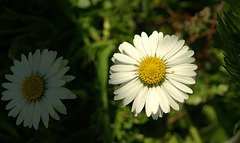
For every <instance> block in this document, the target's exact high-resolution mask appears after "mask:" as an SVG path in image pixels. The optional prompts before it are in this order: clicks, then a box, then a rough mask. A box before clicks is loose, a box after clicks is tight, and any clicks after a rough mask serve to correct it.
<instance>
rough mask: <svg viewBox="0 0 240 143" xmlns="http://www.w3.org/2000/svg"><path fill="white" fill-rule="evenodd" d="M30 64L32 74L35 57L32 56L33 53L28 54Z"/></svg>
mask: <svg viewBox="0 0 240 143" xmlns="http://www.w3.org/2000/svg"><path fill="white" fill-rule="evenodd" d="M28 62H29V66H30V71H31V73H32V70H33V55H32V52H29V53H28Z"/></svg>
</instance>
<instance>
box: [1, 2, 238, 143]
mask: <svg viewBox="0 0 240 143" xmlns="http://www.w3.org/2000/svg"><path fill="white" fill-rule="evenodd" d="M224 9H226V8H225V7H224V3H223V2H222V1H220V0H198V1H195V0H167V1H166V0H165V1H164V0H152V1H150V0H114V1H113V0H0V51H1V52H0V61H1V62H0V67H1V70H0V83H1V84H2V83H3V82H6V79H5V78H4V75H5V74H7V73H8V74H10V73H11V71H10V66H12V64H13V60H14V59H18V60H20V55H21V54H22V53H23V54H25V55H27V54H28V52H30V51H31V52H34V51H35V50H36V49H41V50H42V49H45V48H47V49H49V50H55V51H57V52H58V56H63V57H64V58H65V59H68V60H69V64H68V65H69V66H70V67H71V68H70V70H69V72H68V73H67V74H71V75H74V76H75V77H76V78H75V80H74V81H72V82H70V83H68V84H67V85H66V87H67V88H69V89H70V90H72V92H74V93H75V94H76V95H77V97H78V98H77V99H76V100H63V103H64V104H65V105H66V107H67V112H68V114H67V115H60V118H61V119H60V120H59V121H56V120H54V119H52V118H51V119H50V123H49V128H48V129H46V128H45V127H44V126H43V123H42V122H41V123H40V127H39V129H38V130H37V131H35V130H34V129H33V128H31V129H29V128H24V127H23V125H22V124H21V125H19V126H16V124H15V122H16V118H12V117H8V111H6V110H5V106H6V105H7V103H8V102H5V101H0V142H1V143H8V142H13V143H16V142H29V143H30V142H31V143H33V142H34V143H35V142H36V143H53V142H58V143H69V142H77V143H78V142H79V143H95V142H106V143H108V142H112V143H130V142H134V143H221V142H224V141H225V140H227V139H229V138H230V137H232V136H233V135H234V134H235V132H236V129H234V128H235V127H234V126H235V124H236V123H237V121H238V120H239V117H240V106H239V103H240V98H239V94H240V90H239V89H238V88H237V86H236V85H235V84H233V83H232V82H231V81H230V80H229V77H228V75H227V72H226V70H225V69H224V67H223V65H224V60H223V57H224V55H223V52H222V49H221V48H220V44H219V41H220V38H219V35H218V33H217V30H216V28H215V27H216V25H217V20H218V19H217V14H216V13H219V15H220V16H221V15H222V11H223V10H224ZM154 30H157V31H159V32H160V31H162V32H163V33H164V34H169V35H171V34H175V35H177V36H179V38H180V39H185V42H186V45H188V46H189V47H190V48H191V49H192V50H194V51H195V58H196V62H195V63H196V64H197V65H198V69H197V77H196V84H195V85H191V88H192V89H193V91H194V94H192V95H190V98H189V99H188V100H187V101H186V103H185V104H180V111H174V110H171V112H170V113H169V114H164V116H163V118H160V119H158V120H156V121H155V120H153V119H152V118H147V117H146V115H145V111H143V112H142V113H141V114H140V115H139V116H138V117H137V118H135V117H133V114H132V113H131V111H130V108H131V104H130V105H128V106H126V107H124V108H121V107H120V101H114V100H113V96H114V95H113V91H114V89H115V88H116V86H112V85H109V84H108V82H107V81H108V76H109V73H108V72H109V66H111V65H112V64H113V63H112V62H111V60H110V59H111V56H112V55H113V53H114V52H117V48H118V45H119V44H121V43H122V42H124V41H127V42H130V43H132V40H133V37H134V35H135V34H141V32H142V31H145V32H146V33H147V34H148V35H150V34H151V33H152V32H153V31H154ZM3 90H5V89H3V88H2V87H0V92H3Z"/></svg>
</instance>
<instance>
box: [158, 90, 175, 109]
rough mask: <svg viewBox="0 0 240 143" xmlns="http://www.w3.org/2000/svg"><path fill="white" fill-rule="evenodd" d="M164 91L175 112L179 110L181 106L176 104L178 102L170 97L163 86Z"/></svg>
mask: <svg viewBox="0 0 240 143" xmlns="http://www.w3.org/2000/svg"><path fill="white" fill-rule="evenodd" d="M162 90H163V91H164V93H165V95H166V97H167V98H168V103H169V105H170V106H171V107H172V108H173V109H174V110H179V105H178V104H177V103H176V101H175V100H174V99H173V98H172V97H171V95H169V93H168V92H167V90H166V89H165V88H164V87H163V86H162Z"/></svg>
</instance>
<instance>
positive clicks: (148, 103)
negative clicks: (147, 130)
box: [145, 88, 153, 117]
mask: <svg viewBox="0 0 240 143" xmlns="http://www.w3.org/2000/svg"><path fill="white" fill-rule="evenodd" d="M152 93H153V90H152V89H151V88H149V90H148V92H147V93H146V96H147V97H146V105H145V111H146V115H147V116H148V117H149V116H151V114H152V110H153V106H152V104H153V103H152V99H151V98H152Z"/></svg>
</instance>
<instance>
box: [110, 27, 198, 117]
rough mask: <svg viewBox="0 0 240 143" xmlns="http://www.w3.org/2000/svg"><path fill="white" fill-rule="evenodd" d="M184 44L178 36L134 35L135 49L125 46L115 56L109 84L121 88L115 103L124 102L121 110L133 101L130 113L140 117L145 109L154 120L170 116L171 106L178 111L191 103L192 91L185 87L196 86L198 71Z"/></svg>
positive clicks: (160, 34) (123, 44)
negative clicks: (187, 100) (186, 103)
mask: <svg viewBox="0 0 240 143" xmlns="http://www.w3.org/2000/svg"><path fill="white" fill-rule="evenodd" d="M184 42H185V41H184V40H178V37H177V36H175V35H172V36H169V35H166V36H163V33H162V32H159V33H158V32H156V31H154V32H153V33H152V35H150V37H148V36H147V34H146V33H145V32H142V33H141V36H139V35H135V37H134V39H133V43H134V46H132V45H131V44H129V43H127V42H123V43H122V44H121V45H120V46H119V51H120V52H121V53H115V54H114V55H113V58H112V61H113V62H114V63H115V65H113V66H111V67H110V74H111V75H110V80H109V83H110V84H114V85H119V84H120V86H119V87H118V89H116V90H115V91H114V94H115V97H114V100H123V101H122V103H121V104H122V106H125V105H127V104H129V103H130V102H132V101H133V104H132V109H131V111H132V112H133V113H134V115H135V116H137V115H138V114H139V113H140V112H141V111H142V109H143V107H144V106H145V111H146V114H147V116H148V117H149V116H152V118H153V119H155V120H156V119H158V117H162V115H163V112H164V113H169V112H170V106H171V107H172V108H173V109H175V110H179V105H178V104H177V103H178V102H181V103H183V102H184V100H185V99H188V94H189V93H190V94H192V93H193V91H192V90H191V89H190V88H189V87H188V86H186V85H185V84H195V76H196V72H195V71H194V70H196V69H197V66H196V65H195V64H191V63H192V62H194V61H195V59H194V58H193V57H192V56H193V54H194V52H193V51H192V50H189V47H188V46H184Z"/></svg>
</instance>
